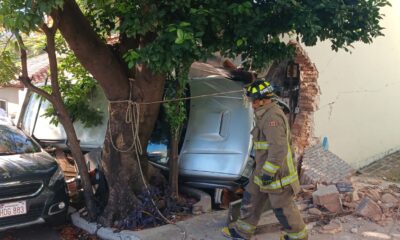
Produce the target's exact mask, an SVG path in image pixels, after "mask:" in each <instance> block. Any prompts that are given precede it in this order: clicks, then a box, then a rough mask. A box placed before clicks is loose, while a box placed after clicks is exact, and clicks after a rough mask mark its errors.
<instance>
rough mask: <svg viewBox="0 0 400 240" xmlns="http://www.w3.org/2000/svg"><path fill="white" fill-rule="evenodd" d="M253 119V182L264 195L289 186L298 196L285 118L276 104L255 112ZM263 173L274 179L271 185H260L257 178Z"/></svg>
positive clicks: (297, 184)
mask: <svg viewBox="0 0 400 240" xmlns="http://www.w3.org/2000/svg"><path fill="white" fill-rule="evenodd" d="M255 116H256V119H255V120H256V126H255V128H254V129H253V131H252V135H253V143H254V145H253V146H254V150H256V170H255V172H254V179H253V180H254V183H256V184H257V185H258V186H259V187H260V190H261V191H265V192H280V191H281V190H282V187H284V186H288V185H290V186H292V188H293V191H294V192H295V193H298V191H299V190H300V184H299V180H298V176H297V170H296V167H295V164H294V161H293V157H292V151H291V148H290V143H289V137H290V131H289V126H288V122H287V119H286V116H285V115H284V113H283V112H282V110H281V109H280V107H279V106H278V105H277V104H275V103H272V104H269V105H266V106H263V107H260V108H258V109H256V111H255ZM267 135H268V136H267ZM262 171H265V172H266V173H268V175H270V176H272V177H273V178H274V180H273V182H272V183H270V184H268V185H266V186H264V185H263V184H262V181H261V179H260V178H259V176H260V173H261V172H262Z"/></svg>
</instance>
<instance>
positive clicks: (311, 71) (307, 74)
mask: <svg viewBox="0 0 400 240" xmlns="http://www.w3.org/2000/svg"><path fill="white" fill-rule="evenodd" d="M289 44H291V45H293V46H294V47H295V48H296V54H295V59H294V62H295V63H297V64H299V67H300V86H299V87H300V90H299V99H298V106H297V108H296V110H295V111H296V117H295V120H294V123H293V125H292V145H293V148H294V151H295V153H296V155H297V156H301V155H302V154H303V152H304V150H305V148H307V147H308V146H310V145H313V144H314V143H315V142H316V139H315V137H314V112H315V111H316V110H317V109H318V103H319V95H320V93H321V91H320V88H319V86H318V82H317V79H318V70H317V68H316V66H315V64H314V63H312V61H311V59H310V58H309V57H308V55H307V53H306V52H305V50H304V49H303V48H302V47H301V46H300V44H299V43H297V42H295V41H291V42H290V43H289Z"/></svg>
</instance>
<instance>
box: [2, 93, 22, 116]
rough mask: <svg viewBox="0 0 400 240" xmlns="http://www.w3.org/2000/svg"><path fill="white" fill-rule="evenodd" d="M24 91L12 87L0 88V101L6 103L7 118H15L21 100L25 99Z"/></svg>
mask: <svg viewBox="0 0 400 240" xmlns="http://www.w3.org/2000/svg"><path fill="white" fill-rule="evenodd" d="M25 92H26V91H25V90H23V89H20V88H14V87H5V88H0V99H1V100H5V101H7V113H8V116H10V117H11V116H14V117H17V115H18V113H19V111H20V108H21V105H20V104H22V102H23V98H24V97H25V95H24V94H25Z"/></svg>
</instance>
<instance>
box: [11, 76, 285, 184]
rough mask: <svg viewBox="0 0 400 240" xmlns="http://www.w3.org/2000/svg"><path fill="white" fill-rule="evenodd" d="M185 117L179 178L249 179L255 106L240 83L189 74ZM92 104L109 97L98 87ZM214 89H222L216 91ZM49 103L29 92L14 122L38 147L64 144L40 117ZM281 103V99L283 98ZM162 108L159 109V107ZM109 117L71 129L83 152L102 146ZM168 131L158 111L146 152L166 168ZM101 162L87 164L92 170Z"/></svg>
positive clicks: (231, 181) (59, 129) (200, 181)
mask: <svg viewBox="0 0 400 240" xmlns="http://www.w3.org/2000/svg"><path fill="white" fill-rule="evenodd" d="M189 90H190V91H189V92H190V96H192V97H196V96H203V95H209V96H207V97H198V98H193V99H190V100H189V101H190V102H189V104H188V106H189V109H188V118H187V122H186V124H185V125H186V127H185V129H184V132H183V135H182V140H181V144H180V151H179V152H180V154H179V168H180V175H181V178H180V180H181V181H182V182H183V183H184V184H186V185H190V186H193V187H199V188H211V189H217V188H228V189H235V188H237V187H239V186H243V185H245V184H246V183H247V181H248V177H249V176H250V174H251V172H252V170H253V166H254V159H253V155H252V139H251V135H250V131H251V129H252V127H253V110H252V107H251V105H250V103H248V102H247V98H246V97H245V96H244V92H243V91H242V90H243V83H241V82H238V81H232V80H231V79H228V78H225V77H222V76H210V77H201V78H192V79H191V80H190V81H189ZM98 93H99V94H97V95H96V96H95V97H94V99H93V101H92V102H93V104H94V105H95V106H97V107H99V108H102V109H103V112H104V113H106V112H107V110H106V109H107V101H106V99H105V96H104V94H103V93H102V92H101V90H99V91H98ZM216 93H222V94H218V95H216ZM48 104H49V103H48V102H46V101H43V100H41V99H40V98H38V97H37V96H36V95H35V94H32V93H28V94H27V97H26V100H25V103H24V106H23V108H22V112H21V114H20V116H21V117H20V120H19V123H18V126H19V127H20V128H22V129H23V130H24V131H25V132H26V133H27V134H28V135H30V136H32V137H33V138H35V139H37V140H38V141H39V142H40V143H41V145H42V146H57V147H60V148H66V142H67V139H66V135H65V132H64V130H63V128H62V127H61V126H60V125H59V126H54V125H52V124H50V119H48V118H45V117H43V113H44V111H45V109H46V108H47V106H48ZM282 105H284V103H283V102H282ZM161 109H162V108H161ZM107 120H108V119H104V121H103V123H102V125H100V126H97V127H94V128H84V127H83V125H82V124H81V123H79V122H78V123H76V124H75V128H76V132H77V134H78V138H79V140H80V144H81V148H82V150H83V151H84V152H91V151H93V150H96V149H97V151H98V150H99V149H101V147H102V144H103V140H104V136H105V131H106V127H107V125H106V124H107ZM168 148H169V130H168V127H167V123H166V122H165V118H164V113H163V111H162V110H161V111H160V114H159V118H158V121H157V123H156V126H155V129H154V132H153V135H152V138H151V139H150V141H149V144H148V148H147V153H148V156H149V159H150V162H151V164H153V165H155V166H156V167H158V168H161V169H163V170H168V152H169V149H168ZM98 165H99V162H94V163H93V162H92V163H90V166H89V167H90V168H93V167H94V168H96V167H97V166H98Z"/></svg>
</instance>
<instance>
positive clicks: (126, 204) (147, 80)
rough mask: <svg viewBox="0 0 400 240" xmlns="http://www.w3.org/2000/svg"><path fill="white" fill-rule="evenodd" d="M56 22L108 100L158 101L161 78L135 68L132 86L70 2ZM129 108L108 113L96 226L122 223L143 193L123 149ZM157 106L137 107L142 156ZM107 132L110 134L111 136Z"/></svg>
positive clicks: (132, 155)
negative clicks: (103, 190) (103, 191)
mask: <svg viewBox="0 0 400 240" xmlns="http://www.w3.org/2000/svg"><path fill="white" fill-rule="evenodd" d="M52 16H53V18H57V19H58V21H59V26H58V27H59V29H60V32H61V34H62V35H63V37H64V38H65V40H66V41H67V43H68V45H69V47H70V48H71V50H72V51H73V52H74V53H75V55H76V57H77V58H78V59H79V61H80V62H81V64H82V65H83V66H84V67H85V69H87V70H88V71H89V72H90V73H91V74H92V75H93V77H94V78H95V79H96V81H97V82H98V83H99V85H100V86H101V87H102V89H103V91H104V93H105V95H106V97H107V99H108V100H109V101H116V100H122V101H125V100H129V96H130V94H129V93H130V91H132V93H133V95H132V96H133V99H132V100H133V101H135V102H138V103H142V102H153V101H159V100H161V97H162V95H163V91H164V81H165V77H164V76H162V75H154V74H152V73H151V71H149V70H148V69H147V68H146V67H145V66H142V65H139V66H137V67H136V71H135V79H134V80H133V81H130V80H129V78H128V73H127V71H126V69H127V68H126V67H125V66H124V64H123V63H121V62H120V61H119V59H118V57H117V54H114V53H113V52H112V50H111V48H109V47H108V46H107V44H106V43H105V42H103V41H102V40H101V39H100V38H99V37H98V36H97V35H96V33H95V32H94V31H93V29H92V27H91V26H90V24H89V22H88V20H87V19H86V17H85V16H84V15H83V13H82V11H81V10H80V9H79V6H78V5H77V4H76V2H75V1H74V0H66V1H65V2H64V6H63V8H62V9H59V10H57V11H55V12H54V13H53V14H52ZM127 107H128V105H127V103H118V104H117V103H113V104H112V107H111V108H110V113H109V129H108V130H107V134H106V138H105V141H104V148H103V159H102V166H103V170H104V174H105V177H106V180H107V183H108V189H109V197H108V203H107V206H106V208H105V209H104V212H103V214H102V216H101V218H100V222H101V223H103V224H104V225H107V226H110V225H112V223H113V222H114V221H115V220H120V219H123V218H125V217H126V216H127V213H128V212H129V211H130V210H132V209H133V207H134V206H135V204H136V203H137V202H138V199H137V197H136V194H138V192H140V191H141V190H142V189H143V181H142V179H141V177H140V168H139V166H138V159H137V154H136V152H135V150H134V149H132V150H130V151H128V152H119V151H117V150H116V149H115V148H114V147H113V146H112V142H111V139H112V140H113V142H114V143H115V145H116V148H117V149H121V150H124V149H127V148H129V146H130V145H131V144H132V141H133V135H132V130H131V124H127V123H126V122H125V119H126V118H125V117H126V110H127ZM159 107H160V104H159V103H157V104H145V105H140V119H139V124H140V127H139V139H140V143H141V145H142V147H143V151H144V152H145V151H146V147H147V142H148V140H149V138H150V136H151V132H152V130H153V127H154V124H155V121H156V120H157V116H158V112H159ZM110 130H111V131H110ZM110 132H111V133H112V135H110ZM141 163H142V168H143V169H142V170H143V172H144V173H147V162H146V161H143V162H141Z"/></svg>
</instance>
